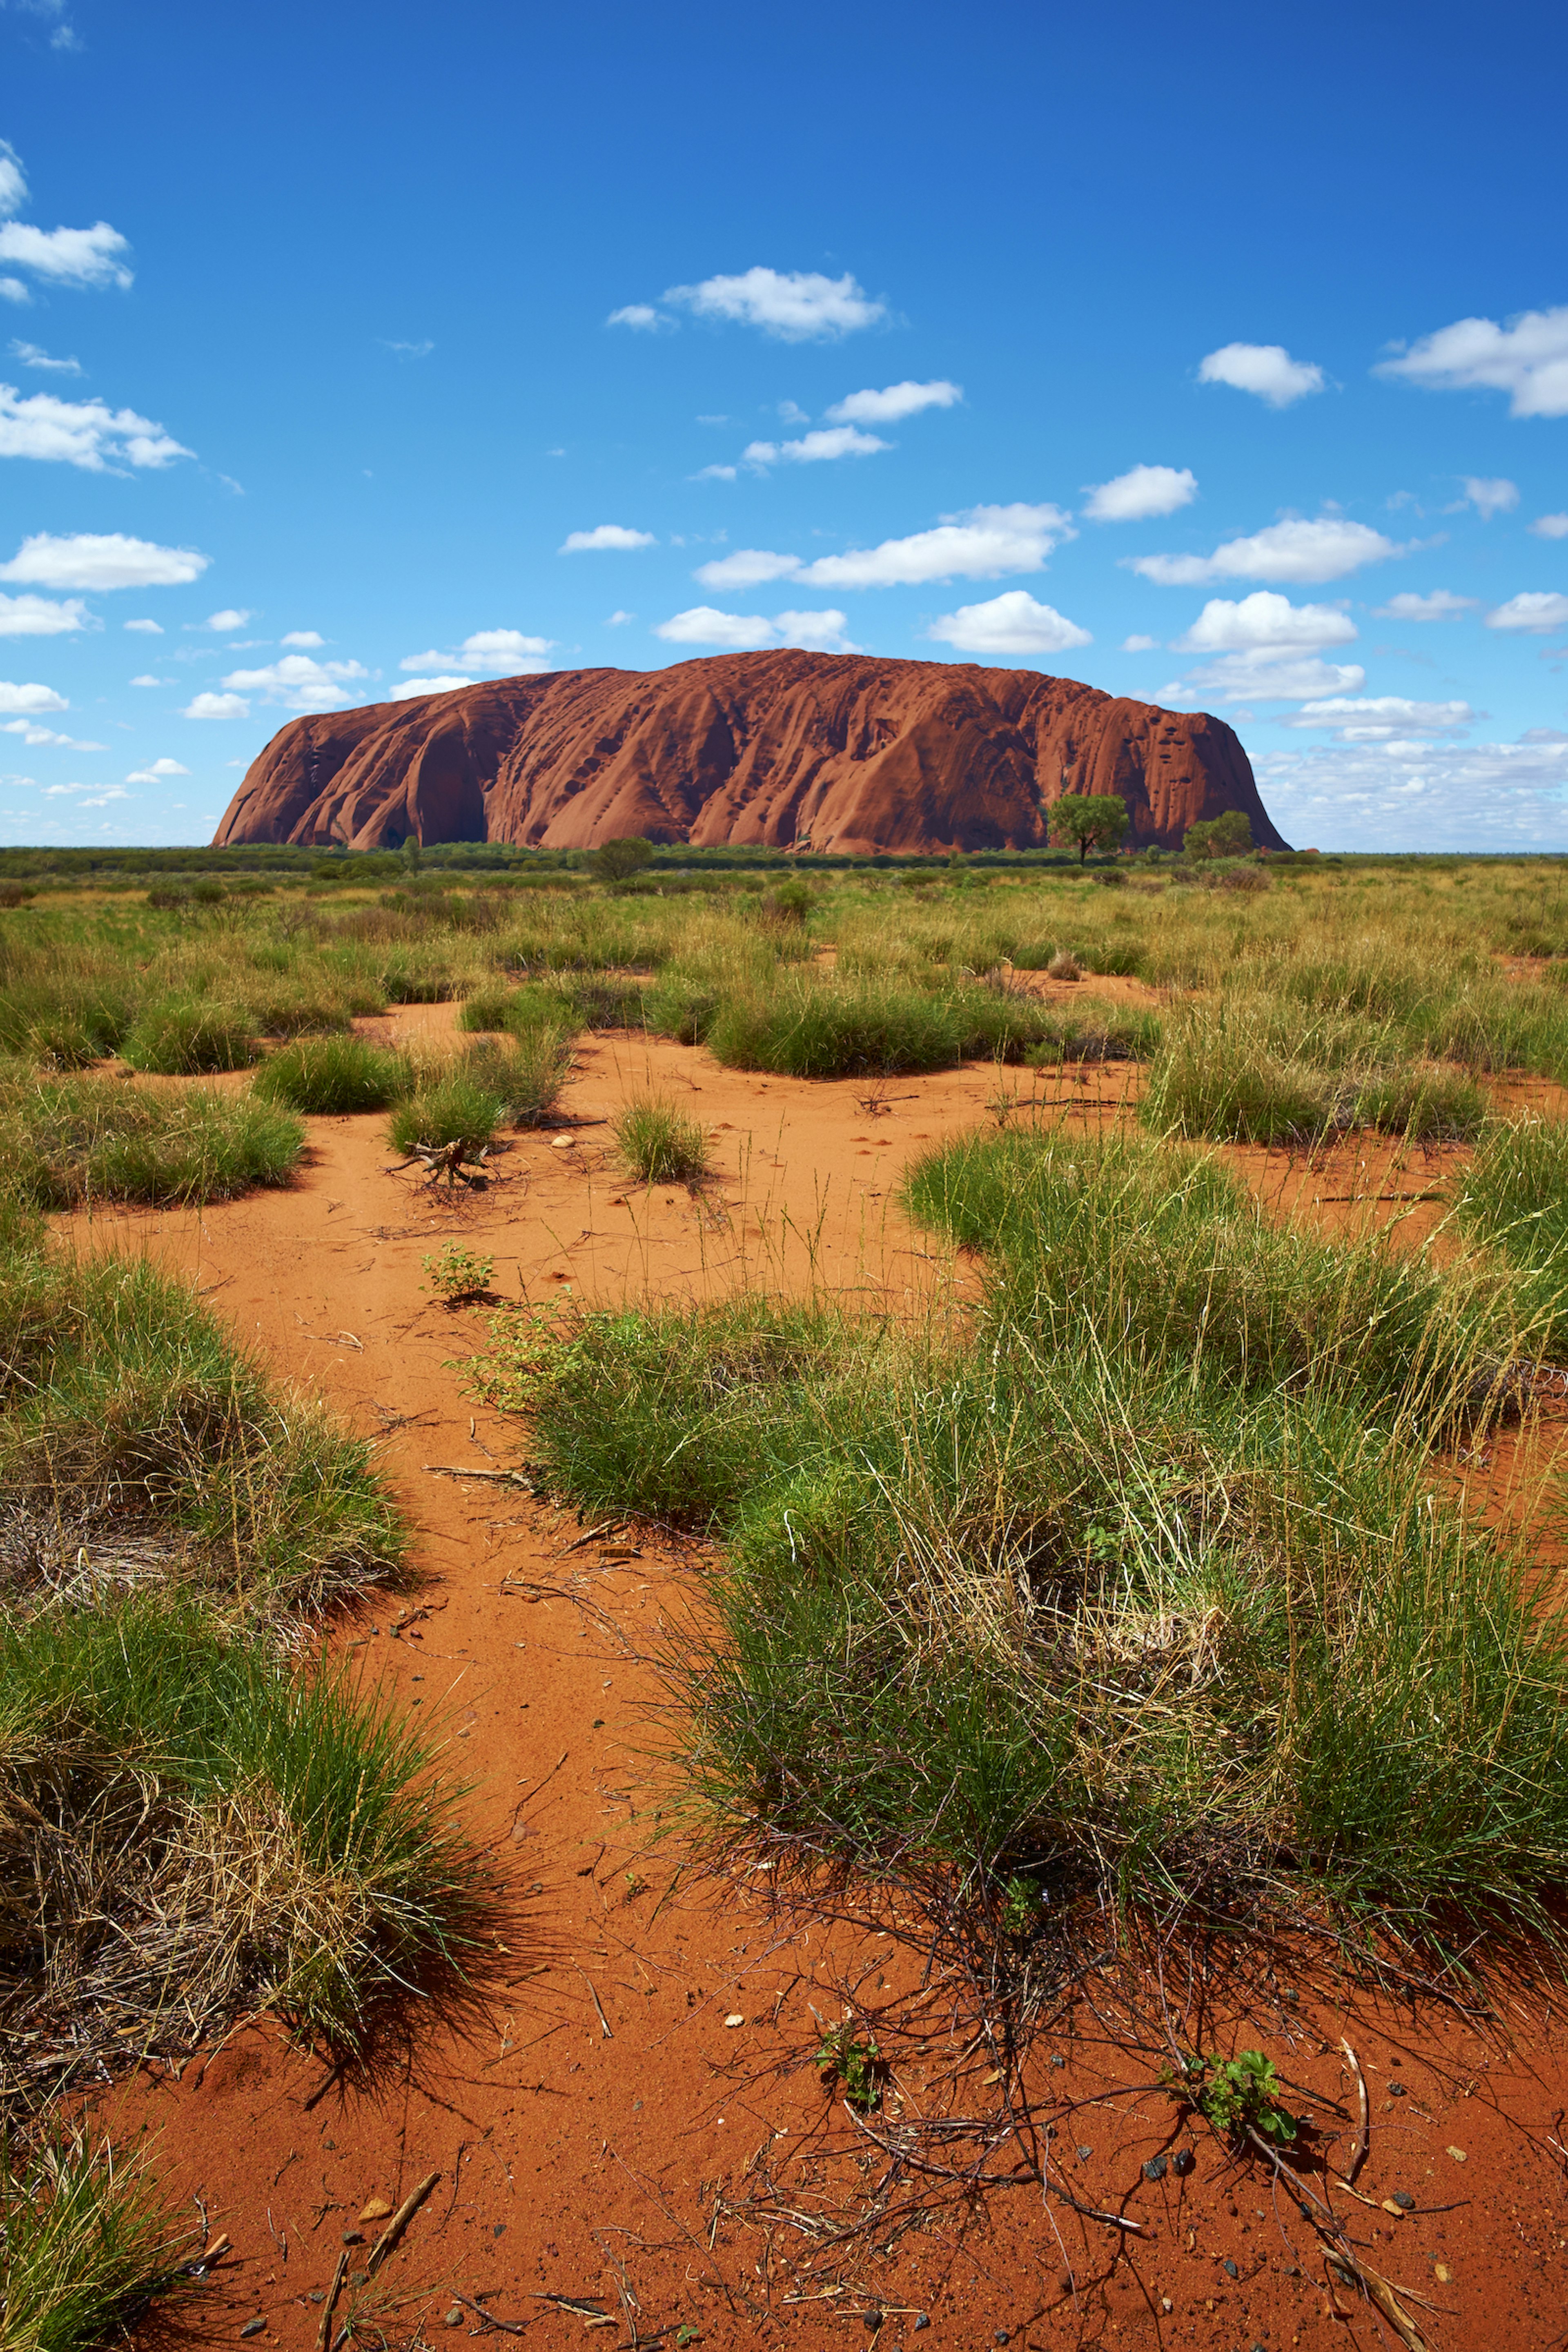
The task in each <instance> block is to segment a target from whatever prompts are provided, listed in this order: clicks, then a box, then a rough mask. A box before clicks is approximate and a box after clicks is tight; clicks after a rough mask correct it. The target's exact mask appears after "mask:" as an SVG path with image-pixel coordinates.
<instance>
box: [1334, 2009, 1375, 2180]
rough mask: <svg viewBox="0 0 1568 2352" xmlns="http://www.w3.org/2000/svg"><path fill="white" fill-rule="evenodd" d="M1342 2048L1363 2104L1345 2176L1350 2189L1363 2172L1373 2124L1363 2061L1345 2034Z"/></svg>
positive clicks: (1342, 2038) (1341, 2041)
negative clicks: (1362, 2066) (1359, 2173)
mask: <svg viewBox="0 0 1568 2352" xmlns="http://www.w3.org/2000/svg"><path fill="white" fill-rule="evenodd" d="M1340 2048H1341V2049H1342V2051H1343V2052H1344V2053H1345V2056H1346V2057H1347V2058H1348V2059H1349V2060H1350V2062H1351V2072H1352V2074H1353V2075H1354V2076H1355V2087H1356V2097H1357V2098H1358V2100H1359V2101H1360V2103H1361V2121H1360V2123H1359V2124H1358V2125H1357V2126H1356V2136H1355V2146H1354V2147H1352V2150H1351V2168H1350V2170H1349V2172H1348V2173H1347V2174H1346V2175H1345V2186H1346V2188H1347V2189H1348V2188H1349V2187H1350V2186H1351V2183H1352V2181H1353V2180H1354V2179H1355V2177H1356V2174H1357V2173H1358V2172H1359V2171H1360V2170H1361V2168H1362V2166H1363V2164H1364V2163H1365V2162H1366V2149H1367V2140H1368V2137H1369V2135H1370V2130H1371V2122H1370V2109H1369V2107H1368V2104H1367V2095H1366V2076H1365V2075H1364V2074H1363V2073H1362V2071H1361V2060H1360V2059H1359V2058H1358V2057H1357V2056H1356V2054H1355V2052H1354V2051H1353V2050H1352V2048H1351V2045H1350V2043H1349V2042H1347V2041H1346V2040H1345V2038H1344V2036H1343V2034H1342V2035H1341V2036H1340Z"/></svg>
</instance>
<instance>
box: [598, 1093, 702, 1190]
mask: <svg viewBox="0 0 1568 2352" xmlns="http://www.w3.org/2000/svg"><path fill="white" fill-rule="evenodd" d="M614 1131H615V1138H616V1143H617V1144H618V1145H619V1146H620V1150H621V1153H622V1156H623V1158H624V1159H625V1160H626V1165H627V1166H628V1167H629V1168H630V1169H631V1170H632V1171H633V1173H634V1174H635V1175H637V1176H640V1177H641V1178H642V1180H643V1181H644V1183H645V1184H694V1183H696V1182H697V1181H698V1180H699V1178H700V1177H701V1176H703V1175H704V1174H705V1173H706V1172H707V1167H708V1139H707V1137H706V1136H705V1135H704V1133H703V1131H702V1129H701V1126H700V1123H699V1122H698V1121H697V1120H696V1119H694V1118H682V1116H681V1114H680V1112H679V1111H678V1110H677V1109H676V1108H675V1107H674V1105H673V1104H672V1103H667V1102H659V1101H658V1100H657V1099H656V1098H655V1097H653V1096H651V1095H642V1096H639V1097H637V1100H636V1101H634V1102H629V1103H628V1104H627V1105H626V1108H625V1110H623V1111H622V1112H621V1114H620V1116H619V1117H618V1118H616V1122H615V1130H614Z"/></svg>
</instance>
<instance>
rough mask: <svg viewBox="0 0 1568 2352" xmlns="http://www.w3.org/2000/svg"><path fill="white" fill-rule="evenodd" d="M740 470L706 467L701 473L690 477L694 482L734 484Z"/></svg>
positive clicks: (731, 467) (724, 467)
mask: <svg viewBox="0 0 1568 2352" xmlns="http://www.w3.org/2000/svg"><path fill="white" fill-rule="evenodd" d="M738 470H739V469H738V468H737V467H734V466H704V467H702V469H701V471H700V473H696V474H691V475H689V476H688V479H689V480H690V481H693V482H732V481H733V480H734V479H735V477H736V473H737V471H738Z"/></svg>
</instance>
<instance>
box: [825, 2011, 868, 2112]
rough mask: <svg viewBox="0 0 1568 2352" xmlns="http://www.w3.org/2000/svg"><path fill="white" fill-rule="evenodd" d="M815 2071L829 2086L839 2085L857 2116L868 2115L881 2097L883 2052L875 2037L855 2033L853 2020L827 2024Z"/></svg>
mask: <svg viewBox="0 0 1568 2352" xmlns="http://www.w3.org/2000/svg"><path fill="white" fill-rule="evenodd" d="M816 2071H817V2074H818V2075H819V2077H820V2078H821V2080H822V2081H823V2082H824V2083H826V2084H828V2086H829V2087H831V2086H832V2084H834V2083H836V2082H837V2083H838V2084H842V2086H843V2091H844V2096H845V2098H846V2099H847V2102H848V2104H849V2105H850V2106H852V2107H853V2108H855V2109H856V2111H857V2113H858V2114H860V2115H863V2116H868V2115H869V2114H870V2113H871V2111H872V2109H873V2108H874V2107H876V2106H877V2105H879V2104H880V2101H881V2096H882V2071H883V2070H882V2053H881V2052H880V2051H879V2049H878V2047H877V2039H876V2036H875V2034H871V2033H866V2034H860V2033H857V2032H856V2031H855V2022H854V2020H853V2019H852V2018H846V2019H845V2021H844V2022H843V2024H842V2025H830V2026H829V2027H828V2028H827V2029H826V2032H824V2034H823V2037H822V2040H821V2042H820V2043H819V2045H818V2047H817V2053H816Z"/></svg>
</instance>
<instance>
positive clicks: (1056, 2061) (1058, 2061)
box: [1051, 2052, 1068, 2066]
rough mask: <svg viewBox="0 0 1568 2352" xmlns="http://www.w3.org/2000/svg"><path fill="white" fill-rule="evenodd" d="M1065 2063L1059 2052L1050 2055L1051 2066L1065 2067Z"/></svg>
mask: <svg viewBox="0 0 1568 2352" xmlns="http://www.w3.org/2000/svg"><path fill="white" fill-rule="evenodd" d="M1051 2063H1052V2065H1053V2066H1065V2065H1066V2064H1067V2063H1068V2062H1067V2060H1066V2059H1065V2058H1064V2057H1062V2055H1061V2054H1060V2053H1059V2052H1053V2053H1052V2055H1051Z"/></svg>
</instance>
